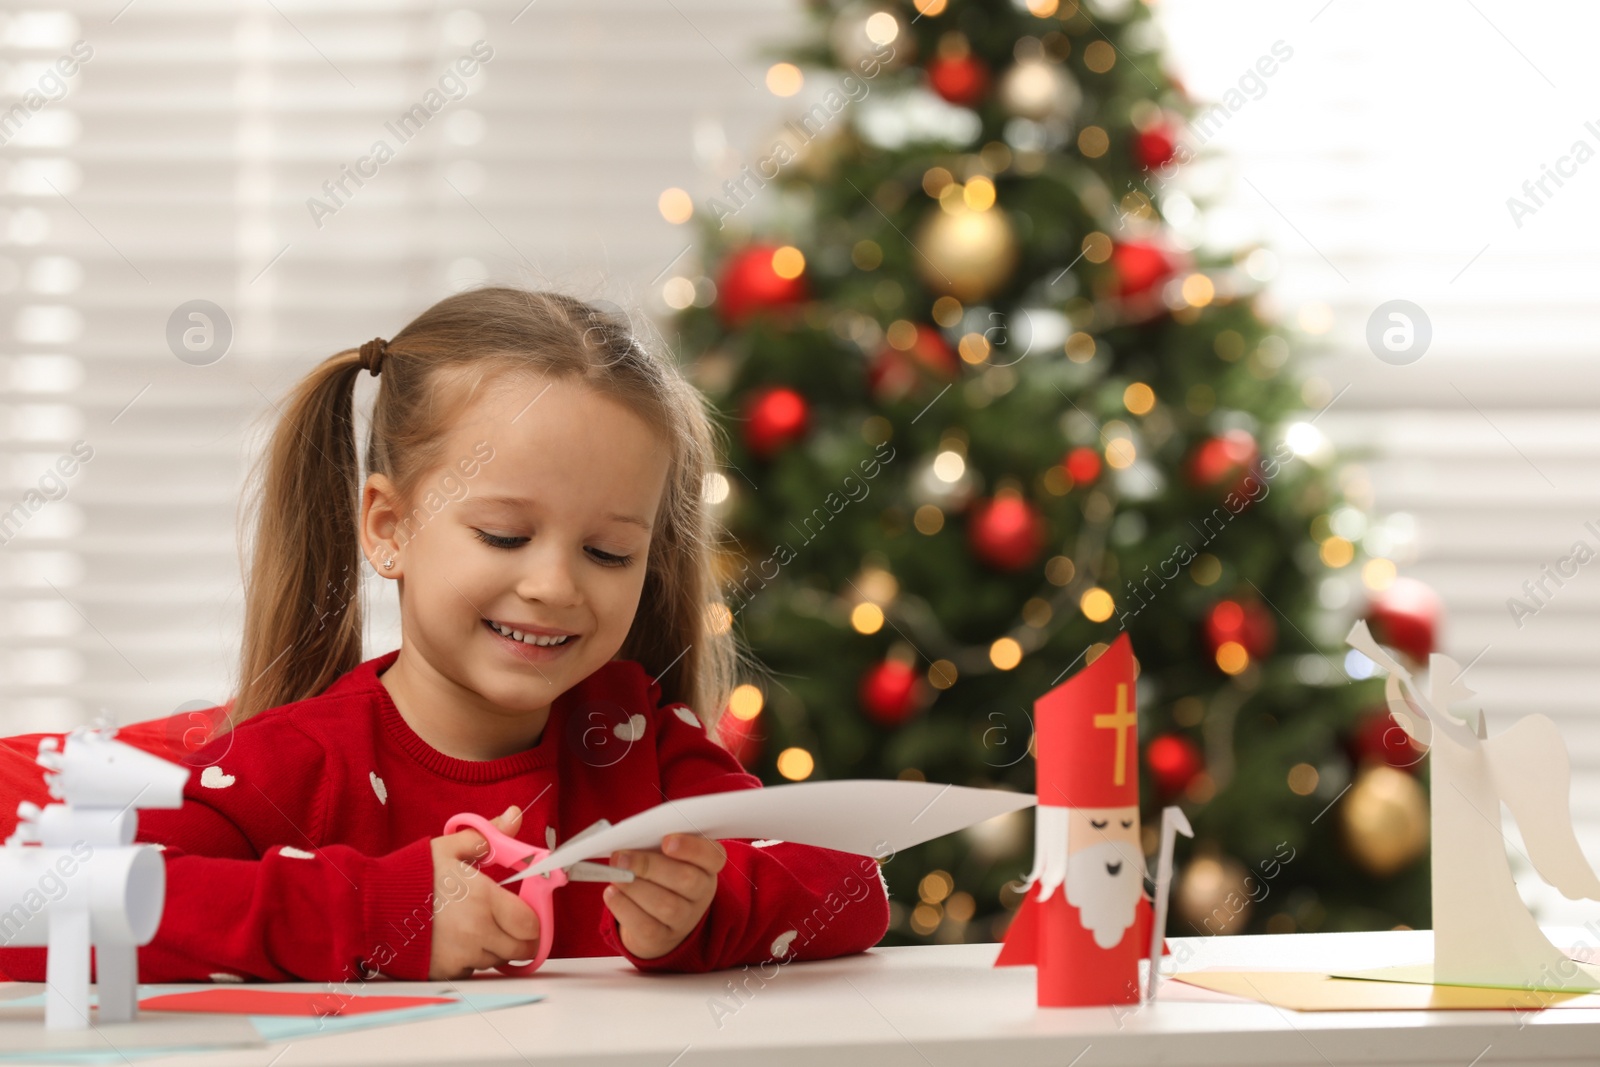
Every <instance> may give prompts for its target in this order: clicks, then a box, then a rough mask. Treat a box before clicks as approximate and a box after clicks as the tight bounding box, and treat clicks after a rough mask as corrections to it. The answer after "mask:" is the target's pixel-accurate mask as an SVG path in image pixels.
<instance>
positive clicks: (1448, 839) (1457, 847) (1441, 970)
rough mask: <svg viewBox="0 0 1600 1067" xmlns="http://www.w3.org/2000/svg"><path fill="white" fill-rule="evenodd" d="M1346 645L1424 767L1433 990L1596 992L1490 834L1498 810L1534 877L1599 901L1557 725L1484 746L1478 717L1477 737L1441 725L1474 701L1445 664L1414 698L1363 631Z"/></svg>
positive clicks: (1400, 670)
mask: <svg viewBox="0 0 1600 1067" xmlns="http://www.w3.org/2000/svg"><path fill="white" fill-rule="evenodd" d="M1345 640H1346V642H1347V643H1348V644H1350V645H1351V646H1353V647H1354V648H1356V649H1357V650H1359V651H1360V652H1361V653H1362V654H1363V655H1365V656H1366V657H1367V658H1368V659H1371V660H1372V661H1373V662H1375V663H1377V664H1378V665H1379V666H1381V667H1382V668H1384V669H1385V670H1386V671H1388V672H1389V677H1388V679H1387V680H1386V681H1385V682H1384V695H1385V697H1386V698H1387V700H1388V704H1389V711H1390V712H1391V713H1392V714H1393V716H1394V718H1395V720H1396V722H1398V723H1399V725H1400V728H1401V729H1403V730H1404V731H1405V732H1406V734H1407V735H1409V736H1410V737H1411V739H1412V740H1414V741H1416V742H1417V743H1418V744H1419V745H1421V746H1424V747H1428V748H1429V751H1430V752H1431V754H1432V756H1433V769H1432V772H1431V788H1430V793H1431V798H1430V803H1431V807H1432V824H1433V825H1432V837H1433V975H1432V979H1433V981H1434V982H1437V983H1441V984H1445V985H1477V986H1509V987H1519V988H1533V989H1556V988H1562V989H1572V990H1581V989H1600V980H1596V978H1595V977H1594V976H1593V975H1591V974H1589V973H1587V972H1586V971H1583V970H1581V969H1580V968H1579V967H1578V966H1577V964H1575V963H1573V961H1572V960H1570V959H1569V958H1568V957H1567V955H1566V954H1565V953H1564V952H1562V951H1561V950H1560V949H1558V948H1556V947H1555V945H1553V944H1551V943H1550V941H1549V939H1548V938H1546V937H1545V936H1544V932H1543V931H1541V930H1540V929H1539V926H1538V924H1537V923H1536V922H1534V919H1533V916H1532V915H1531V914H1530V913H1529V912H1528V908H1527V905H1525V904H1524V903H1523V901H1522V898H1521V897H1520V896H1518V895H1517V886H1516V883H1515V881H1513V879H1512V877H1511V867H1510V864H1509V863H1507V861H1506V841H1505V838H1504V837H1503V836H1502V835H1501V832H1500V804H1501V802H1502V801H1504V802H1505V805H1506V807H1508V808H1510V809H1511V814H1512V815H1513V816H1514V817H1515V818H1516V820H1517V828H1518V829H1519V830H1521V831H1522V840H1523V843H1524V844H1526V845H1527V849H1528V857H1529V858H1530V859H1531V860H1532V861H1533V866H1534V869H1535V870H1537V871H1538V872H1539V875H1540V877H1542V878H1544V880H1545V881H1547V882H1549V883H1550V884H1551V885H1553V886H1555V887H1556V889H1558V890H1560V891H1561V893H1562V895H1563V896H1565V897H1566V898H1567V899H1569V900H1584V899H1588V900H1600V878H1597V877H1596V876H1595V872H1594V870H1593V868H1591V867H1590V866H1589V862H1588V860H1586V859H1585V858H1584V855H1583V850H1582V849H1581V848H1579V846H1578V839H1577V837H1576V836H1575V835H1574V834H1573V832H1572V808H1571V799H1570V791H1571V780H1572V772H1571V765H1570V763H1569V762H1568V759H1567V749H1566V745H1565V744H1563V743H1562V740H1561V733H1560V731H1558V730H1557V729H1556V724H1555V723H1553V722H1551V721H1550V719H1549V718H1548V717H1546V716H1544V715H1527V716H1524V717H1523V718H1521V719H1518V720H1517V721H1516V722H1515V723H1514V724H1512V726H1511V728H1510V729H1509V730H1506V731H1505V732H1504V733H1501V734H1498V735H1497V736H1495V737H1492V738H1491V737H1489V736H1488V730H1487V729H1486V728H1485V725H1484V720H1483V712H1481V711H1480V712H1479V713H1478V718H1477V727H1476V729H1474V728H1472V727H1469V726H1468V725H1467V724H1466V723H1465V722H1463V721H1461V720H1460V719H1457V718H1455V717H1454V716H1452V715H1451V714H1450V711H1449V708H1450V705H1451V704H1452V703H1454V702H1456V701H1459V700H1462V699H1464V698H1466V697H1469V696H1472V695H1473V691H1472V690H1471V689H1469V688H1467V686H1466V685H1464V684H1463V683H1462V682H1461V680H1460V679H1461V668H1460V667H1459V666H1458V665H1457V664H1456V662H1455V660H1453V659H1451V658H1450V657H1448V656H1441V655H1439V654H1437V653H1435V654H1434V655H1433V656H1432V657H1430V659H1429V661H1428V688H1427V690H1426V691H1423V690H1422V689H1420V688H1419V687H1418V685H1417V683H1416V681H1415V680H1414V679H1413V678H1412V677H1411V674H1410V672H1408V671H1407V670H1406V669H1405V667H1403V666H1401V665H1400V664H1399V663H1398V662H1396V661H1395V659H1394V658H1393V657H1392V656H1390V655H1388V654H1387V653H1385V652H1384V650H1383V649H1382V647H1381V646H1379V644H1378V643H1377V642H1376V641H1375V640H1373V638H1372V634H1371V633H1370V632H1369V631H1368V630H1367V624H1366V623H1364V622H1358V623H1356V624H1355V626H1354V627H1352V628H1351V630H1350V634H1349V636H1348V637H1346V638H1345ZM1402 688H1403V689H1404V692H1402ZM1408 697H1409V700H1408ZM1424 720H1425V721H1426V725H1424Z"/></svg>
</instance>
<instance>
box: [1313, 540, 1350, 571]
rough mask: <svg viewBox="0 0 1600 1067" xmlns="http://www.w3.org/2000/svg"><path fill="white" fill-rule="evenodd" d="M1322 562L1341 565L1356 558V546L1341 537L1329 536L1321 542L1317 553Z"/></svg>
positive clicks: (1333, 565) (1336, 565)
mask: <svg viewBox="0 0 1600 1067" xmlns="http://www.w3.org/2000/svg"><path fill="white" fill-rule="evenodd" d="M1318 554H1319V555H1320V556H1321V557H1322V562H1324V563H1326V564H1327V565H1328V566H1330V567H1343V566H1345V565H1347V564H1348V563H1349V562H1350V561H1351V560H1353V559H1355V558H1356V546H1355V545H1352V544H1351V543H1350V542H1349V541H1346V540H1345V539H1344V538H1342V537H1330V538H1328V539H1327V540H1326V541H1324V542H1322V549H1321V551H1320V552H1319V553H1318Z"/></svg>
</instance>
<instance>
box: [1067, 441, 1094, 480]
mask: <svg viewBox="0 0 1600 1067" xmlns="http://www.w3.org/2000/svg"><path fill="white" fill-rule="evenodd" d="M1061 466H1062V467H1063V468H1065V469H1066V472H1067V477H1069V478H1071V479H1072V481H1073V484H1074V485H1087V484H1088V483H1089V482H1092V481H1094V480H1095V479H1096V478H1098V477H1100V453H1098V452H1096V451H1095V450H1094V449H1092V448H1074V449H1073V450H1072V451H1071V452H1068V453H1067V458H1066V459H1064V460H1062V461H1061Z"/></svg>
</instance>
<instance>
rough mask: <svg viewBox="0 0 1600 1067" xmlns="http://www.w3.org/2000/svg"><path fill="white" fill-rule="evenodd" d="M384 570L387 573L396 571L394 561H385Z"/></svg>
mask: <svg viewBox="0 0 1600 1067" xmlns="http://www.w3.org/2000/svg"><path fill="white" fill-rule="evenodd" d="M383 569H384V570H386V571H389V570H393V569H394V560H392V559H386V560H384V561H383Z"/></svg>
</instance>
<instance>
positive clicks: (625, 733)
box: [611, 714, 646, 741]
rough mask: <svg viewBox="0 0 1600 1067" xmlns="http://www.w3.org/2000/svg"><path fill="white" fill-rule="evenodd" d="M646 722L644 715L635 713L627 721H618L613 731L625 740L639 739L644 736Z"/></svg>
mask: <svg viewBox="0 0 1600 1067" xmlns="http://www.w3.org/2000/svg"><path fill="white" fill-rule="evenodd" d="M645 723H646V720H645V717H644V716H643V715H637V714H635V715H632V716H630V717H629V719H628V721H627V722H619V723H617V725H615V726H613V727H612V728H611V732H612V733H614V734H616V735H617V737H618V738H620V739H621V740H623V741H637V740H639V738H641V737H643V736H644V728H645Z"/></svg>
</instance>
